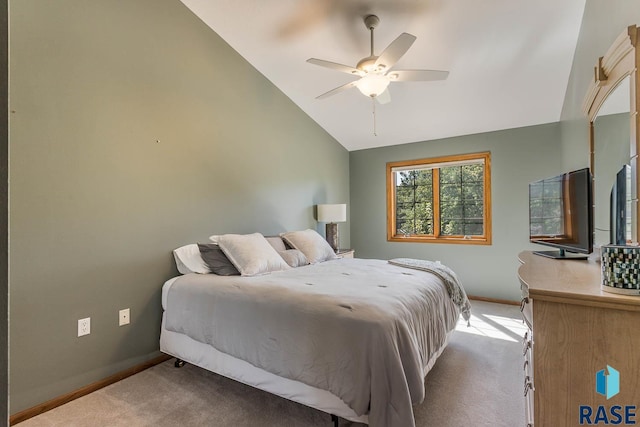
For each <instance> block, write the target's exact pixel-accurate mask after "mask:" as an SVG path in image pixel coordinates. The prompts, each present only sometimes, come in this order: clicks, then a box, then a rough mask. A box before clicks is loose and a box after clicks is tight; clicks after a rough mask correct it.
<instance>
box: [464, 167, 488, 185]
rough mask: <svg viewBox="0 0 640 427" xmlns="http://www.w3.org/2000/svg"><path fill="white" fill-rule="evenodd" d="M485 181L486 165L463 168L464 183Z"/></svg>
mask: <svg viewBox="0 0 640 427" xmlns="http://www.w3.org/2000/svg"><path fill="white" fill-rule="evenodd" d="M483 180H484V165H481V164H475V165H464V166H462V182H479V183H482V182H483Z"/></svg>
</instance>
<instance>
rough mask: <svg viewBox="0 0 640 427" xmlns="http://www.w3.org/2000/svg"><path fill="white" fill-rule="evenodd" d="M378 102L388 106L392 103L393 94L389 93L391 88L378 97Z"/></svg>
mask: <svg viewBox="0 0 640 427" xmlns="http://www.w3.org/2000/svg"><path fill="white" fill-rule="evenodd" d="M376 101H378V104H388V103H390V102H391V93H389V88H386V89H385V90H384V92H382V93H381V94H380V95H378V96H376Z"/></svg>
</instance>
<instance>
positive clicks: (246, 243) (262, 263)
mask: <svg viewBox="0 0 640 427" xmlns="http://www.w3.org/2000/svg"><path fill="white" fill-rule="evenodd" d="M218 244H219V245H220V249H222V252H224V254H225V255H226V256H227V258H229V261H231V262H232V263H233V265H235V266H236V268H237V269H238V271H239V272H240V275H242V276H257V275H259V274H266V273H270V272H272V271H280V270H288V269H290V268H291V267H289V264H287V263H286V262H285V261H284V260H283V259H282V257H281V256H280V255H279V254H278V252H276V250H275V249H273V246H271V245H270V244H269V242H267V239H265V238H264V236H263V235H262V234H260V233H253V234H225V235H222V236H220V238H219V239H218Z"/></svg>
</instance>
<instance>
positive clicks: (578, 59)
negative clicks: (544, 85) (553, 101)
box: [561, 0, 640, 170]
mask: <svg viewBox="0 0 640 427" xmlns="http://www.w3.org/2000/svg"><path fill="white" fill-rule="evenodd" d="M633 24H636V25H640V2H638V0H587V2H586V5H585V10H584V15H583V17H582V25H581V27H580V35H579V37H578V43H577V45H576V50H575V54H574V57H573V65H572V68H571V74H570V77H569V83H568V85H567V92H566V94H565V99H564V104H563V108H562V116H561V137H562V153H563V169H564V170H573V169H578V168H582V167H585V166H588V165H589V122H588V121H587V118H586V116H584V114H583V113H582V101H583V100H584V97H585V95H586V93H587V88H588V87H589V82H590V81H591V80H592V79H593V68H594V67H595V65H596V64H597V62H598V58H599V57H601V56H603V55H604V54H605V53H606V51H607V50H608V49H609V47H610V46H611V44H612V43H613V42H614V41H615V39H616V38H617V37H618V36H619V35H620V33H622V31H624V29H625V28H626V27H628V26H629V25H633Z"/></svg>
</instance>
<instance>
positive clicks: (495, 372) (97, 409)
mask: <svg viewBox="0 0 640 427" xmlns="http://www.w3.org/2000/svg"><path fill="white" fill-rule="evenodd" d="M472 305H473V317H472V319H471V327H470V328H468V327H467V326H466V322H465V323H463V322H460V324H459V325H458V331H456V332H455V333H454V335H453V337H452V339H451V341H450V344H449V346H448V347H447V349H446V350H445V351H444V353H442V356H440V359H438V362H437V363H436V364H435V366H434V367H433V369H432V370H431V372H429V374H428V376H427V381H426V399H425V401H424V402H423V403H422V404H420V405H418V406H416V407H415V408H414V412H415V417H416V425H417V426H418V427H428V426H429V427H431V426H433V427H436V426H437V427H447V426H450V427H462V426H475V427H479V426H491V427H496V426H505V427H512V426H517V425H523V424H524V400H523V396H522V390H523V386H522V385H523V376H522V361H523V359H522V352H521V347H522V346H521V337H522V334H523V333H524V327H523V325H522V322H521V321H520V320H519V319H520V312H519V310H518V307H516V306H507V305H500V304H492V303H486V302H480V301H473V302H472ZM18 425H19V426H20V427H36V426H61V427H62V426H64V427H69V426H77V427H84V426H86V427H94V426H109V427H115V426H123V427H124V426H127V427H132V426H300V427H302V426H305V427H307V426H313V427H315V426H322V427H331V426H332V424H331V419H330V416H329V415H327V414H325V413H323V412H320V411H317V410H314V409H311V408H308V407H305V406H302V405H299V404H297V403H294V402H291V401H288V400H285V399H282V398H279V397H276V396H273V395H271V394H268V393H265V392H263V391H260V390H257V389H254V388H252V387H249V386H246V385H243V384H240V383H237V382H235V381H232V380H229V379H227V378H224V377H221V376H219V375H216V374H212V373H210V372H207V371H205V370H203V369H200V368H197V367H194V366H192V365H185V366H184V367H183V368H181V369H176V368H174V367H173V361H168V362H165V363H163V364H160V365H158V366H155V367H153V368H151V369H148V370H146V371H144V372H141V373H139V374H137V375H134V376H133V377H130V378H127V379H125V380H123V381H121V382H119V383H116V384H113V385H111V386H109V387H105V388H104V389H102V390H99V391H97V392H95V393H92V394H90V395H88V396H85V397H82V398H80V399H77V400H75V401H73V402H71V403H68V404H66V405H64V406H61V407H59V408H56V409H54V410H52V411H49V412H46V413H44V414H42V415H39V416H37V417H35V418H32V419H30V420H27V421H25V422H22V423H20V424H18ZM355 425H356V424H353V423H350V422H348V421H345V420H342V419H341V420H340V426H355ZM390 427H392V426H390Z"/></svg>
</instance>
